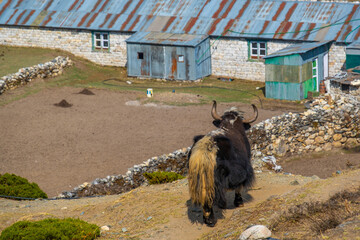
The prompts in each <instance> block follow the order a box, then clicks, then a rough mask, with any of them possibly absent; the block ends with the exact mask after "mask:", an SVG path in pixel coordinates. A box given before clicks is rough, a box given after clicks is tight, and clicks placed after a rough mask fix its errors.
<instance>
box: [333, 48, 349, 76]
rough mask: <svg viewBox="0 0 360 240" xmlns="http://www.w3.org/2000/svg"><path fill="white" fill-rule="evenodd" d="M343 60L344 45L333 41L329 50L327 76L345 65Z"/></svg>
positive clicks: (344, 54) (344, 58)
mask: <svg viewBox="0 0 360 240" xmlns="http://www.w3.org/2000/svg"><path fill="white" fill-rule="evenodd" d="M345 61H346V52H345V46H341V45H338V44H335V43H333V44H332V46H331V48H330V50H329V76H334V75H335V74H337V73H339V72H341V69H342V68H343V67H345V65H344V64H345Z"/></svg>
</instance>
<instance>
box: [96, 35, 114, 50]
mask: <svg viewBox="0 0 360 240" xmlns="http://www.w3.org/2000/svg"><path fill="white" fill-rule="evenodd" d="M109 45H110V44H109V33H107V32H94V49H95V50H107V51H108V50H109Z"/></svg>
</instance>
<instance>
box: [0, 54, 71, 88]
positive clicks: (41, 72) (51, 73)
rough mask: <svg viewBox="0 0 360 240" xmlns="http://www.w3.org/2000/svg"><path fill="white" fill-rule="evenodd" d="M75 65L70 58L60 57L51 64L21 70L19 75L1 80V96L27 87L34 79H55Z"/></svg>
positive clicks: (10, 75)
mask: <svg viewBox="0 0 360 240" xmlns="http://www.w3.org/2000/svg"><path fill="white" fill-rule="evenodd" d="M72 64H73V63H72V61H71V59H69V58H68V57H62V56H58V57H56V58H55V59H53V60H51V61H50V62H46V63H44V64H38V65H35V66H32V67H26V68H21V69H19V71H18V72H17V73H13V74H9V75H7V76H4V77H2V78H1V79H0V94H2V93H3V92H4V91H6V90H11V89H14V88H17V87H18V86H21V85H25V84H27V83H28V82H31V81H32V80H33V79H35V78H37V77H40V78H47V77H55V76H58V75H60V74H62V72H63V69H64V68H65V67H68V66H71V65H72Z"/></svg>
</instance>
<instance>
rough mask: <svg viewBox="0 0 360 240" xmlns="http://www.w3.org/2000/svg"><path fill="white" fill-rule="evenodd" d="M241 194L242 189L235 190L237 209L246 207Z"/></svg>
mask: <svg viewBox="0 0 360 240" xmlns="http://www.w3.org/2000/svg"><path fill="white" fill-rule="evenodd" d="M241 192H242V187H239V188H237V189H235V199H234V205H235V207H239V206H244V201H243V199H242V196H241Z"/></svg>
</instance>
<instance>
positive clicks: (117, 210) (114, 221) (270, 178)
mask: <svg viewBox="0 0 360 240" xmlns="http://www.w3.org/2000/svg"><path fill="white" fill-rule="evenodd" d="M294 180H297V181H298V182H299V185H291V184H290V183H291V182H292V181H294ZM311 180H313V179H312V178H306V177H301V176H295V175H291V176H290V175H283V174H280V175H279V174H276V175H275V174H272V173H261V174H258V175H257V183H256V185H255V186H254V188H253V189H254V190H252V191H250V192H249V194H250V195H248V198H247V199H248V202H247V203H246V204H245V207H244V208H237V209H234V206H233V204H232V201H233V197H234V196H233V194H231V193H229V194H228V207H229V208H230V209H227V210H225V211H224V212H223V214H222V213H221V212H220V211H219V210H217V211H216V215H217V217H219V218H221V219H219V221H218V224H217V225H216V226H215V228H208V227H206V226H205V225H203V223H202V212H201V209H199V208H196V207H194V206H192V205H191V204H190V201H189V195H188V185H187V180H186V179H185V180H180V181H177V182H175V183H170V184H164V185H151V186H143V187H140V188H138V189H136V190H133V191H131V192H129V193H125V194H122V195H113V196H106V197H98V198H85V199H79V200H56V201H40V200H39V201H21V202H18V201H12V200H5V199H0V209H1V210H0V226H1V227H0V231H1V230H2V229H3V228H5V227H7V226H9V225H11V224H12V223H14V222H16V221H19V220H39V219H43V218H47V217H49V216H52V217H61V218H62V217H76V218H80V219H82V220H85V221H88V222H91V223H95V224H97V225H99V226H104V225H107V226H111V227H110V231H108V232H105V234H103V236H102V238H100V239H119V237H129V238H130V237H139V238H140V239H168V240H170V239H187V240H191V239H198V238H199V237H200V236H201V235H202V234H205V233H208V232H210V231H216V230H217V229H221V228H223V227H225V226H226V224H227V222H228V221H229V219H230V218H231V216H232V214H233V213H234V212H238V211H246V209H249V208H252V207H254V206H256V205H257V204H259V203H260V202H262V201H265V200H266V199H267V198H269V197H270V196H272V195H282V194H285V193H288V192H290V191H292V190H294V189H297V188H300V187H301V186H303V185H304V184H306V183H308V182H309V181H311ZM179 236H181V237H179Z"/></svg>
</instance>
